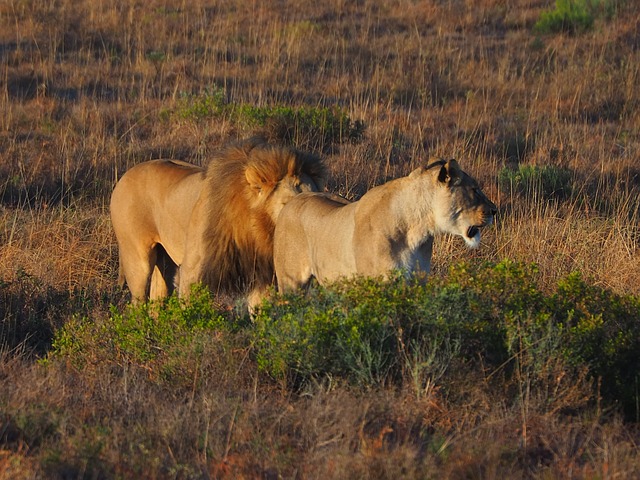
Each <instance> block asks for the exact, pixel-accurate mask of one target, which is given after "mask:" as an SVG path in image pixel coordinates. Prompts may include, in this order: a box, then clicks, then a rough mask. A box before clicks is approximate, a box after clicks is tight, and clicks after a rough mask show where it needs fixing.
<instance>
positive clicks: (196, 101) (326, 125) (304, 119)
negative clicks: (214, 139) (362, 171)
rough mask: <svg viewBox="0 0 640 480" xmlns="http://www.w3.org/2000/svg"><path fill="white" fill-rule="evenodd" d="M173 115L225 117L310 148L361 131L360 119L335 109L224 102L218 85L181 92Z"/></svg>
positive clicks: (353, 137)
mask: <svg viewBox="0 0 640 480" xmlns="http://www.w3.org/2000/svg"><path fill="white" fill-rule="evenodd" d="M177 114H178V116H179V117H180V118H183V119H189V120H195V121H200V120H203V119H207V118H212V117H213V118H216V117H226V118H228V119H230V120H231V121H234V122H236V123H238V124H239V125H241V126H242V127H245V128H248V129H252V130H255V129H263V130H264V132H265V133H266V135H267V136H268V137H270V138H272V139H274V140H277V141H281V142H285V143H292V144H294V145H298V146H305V147H311V148H319V147H322V146H323V145H325V144H339V143H345V142H354V141H358V140H359V139H360V138H361V137H362V134H363V132H364V124H363V123H362V122H361V121H358V120H356V121H353V120H351V118H349V116H348V115H347V114H346V113H345V112H344V111H342V110H341V109H339V108H328V107H309V106H302V107H296V108H294V107H290V106H282V105H276V106H256V105H252V104H246V103H228V102H227V101H226V94H225V92H224V90H222V89H219V88H212V89H206V90H205V91H204V92H203V93H201V94H199V95H192V94H185V93H183V94H182V95H181V97H180V106H179V108H178V110H177Z"/></svg>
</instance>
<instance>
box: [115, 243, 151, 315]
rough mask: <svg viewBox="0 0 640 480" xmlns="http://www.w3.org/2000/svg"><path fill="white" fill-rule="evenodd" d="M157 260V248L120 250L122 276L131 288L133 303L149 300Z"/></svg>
mask: <svg viewBox="0 0 640 480" xmlns="http://www.w3.org/2000/svg"><path fill="white" fill-rule="evenodd" d="M156 258H157V253H156V249H155V248H151V249H146V248H145V249H137V250H127V249H122V248H121V249H120V268H121V275H122V276H123V277H124V279H125V282H126V284H127V286H128V287H129V291H130V292H131V300H132V302H133V303H140V302H144V301H146V300H147V299H148V298H149V286H150V282H151V275H152V273H153V270H154V267H155V265H156Z"/></svg>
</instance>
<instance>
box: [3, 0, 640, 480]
mask: <svg viewBox="0 0 640 480" xmlns="http://www.w3.org/2000/svg"><path fill="white" fill-rule="evenodd" d="M605 3H606V4H607V5H610V6H612V8H613V12H614V15H613V16H612V17H611V18H608V17H604V16H601V17H597V18H596V21H595V24H594V26H593V28H592V29H591V30H587V31H585V32H582V33H576V32H574V33H572V32H570V31H566V32H564V33H563V32H560V33H557V34H549V35H541V34H537V33H535V32H534V26H535V24H536V22H537V21H538V20H539V18H540V16H541V13H542V12H543V11H545V10H549V9H552V8H553V7H554V2H550V1H534V2H532V1H528V0H517V1H503V0H482V1H470V0H468V1H462V0H460V1H449V2H440V1H435V0H434V1H432V0H429V1H420V2H415V1H412V0H379V1H378V0H376V1H363V2H347V1H343V0H332V1H330V2H324V3H323V2H314V1H311V0H298V1H295V2H246V1H240V0H232V1H217V0H216V1H206V2H205V1H200V0H196V1H191V2H184V1H178V0H162V1H160V0H146V1H141V0H134V1H116V2H105V1H99V0H79V1H70V0H60V1H48V2H40V1H35V0H6V1H4V2H3V3H2V4H0V112H2V113H1V114H0V322H2V323H1V324H0V342H2V343H0V383H2V384H3V385H4V388H0V391H1V393H0V478H69V477H71V476H73V477H74V478H75V477H77V478H84V477H92V478H113V477H121V478H145V477H147V478H211V477H213V478H223V477H224V478H241V477H244V478H254V477H265V478H276V477H278V476H282V477H285V478H287V477H297V478H326V477H331V478H356V477H372V478H373V477H377V478H389V477H409V478H416V477H421V476H424V474H425V472H433V473H427V476H434V477H439V478H492V477H495V476H504V477H518V478H613V477H616V476H622V477H624V476H627V477H629V476H633V474H634V473H635V474H637V472H638V471H640V464H639V462H638V459H637V456H636V455H635V451H636V450H637V442H638V436H637V432H636V431H635V426H633V425H630V424H628V423H627V424H624V423H621V421H620V420H618V419H617V417H616V416H615V414H614V413H613V412H612V411H610V410H606V409H605V411H602V410H600V409H599V407H598V406H597V403H598V400H597V399H595V400H594V397H593V395H592V393H590V392H592V391H593V389H592V388H591V387H592V386H593V385H591V384H589V382H588V381H587V380H586V379H582V378H577V379H573V378H572V379H571V381H569V382H568V381H567V380H566V379H562V378H560V376H561V375H560V374H559V375H560V376H559V377H558V378H559V379H558V380H557V381H556V380H553V381H552V380H549V383H548V386H549V388H551V387H553V388H555V389H556V390H554V391H553V392H552V393H545V395H547V396H545V395H542V394H540V391H536V392H534V393H535V395H533V394H532V395H529V396H527V395H525V393H526V392H527V385H528V383H527V379H526V378H524V377H517V375H516V376H514V377H513V378H508V379H507V378H506V377H507V376H506V375H505V379H504V380H500V381H497V380H496V379H497V378H499V377H500V378H501V376H502V375H503V372H502V371H499V372H494V373H491V372H480V371H477V370H476V369H472V370H470V371H465V370H464V368H460V371H459V372H456V374H455V375H452V376H451V378H450V379H448V384H447V385H446V386H445V385H440V384H438V382H435V381H434V382H433V383H432V384H430V385H428V386H427V387H428V388H426V387H425V389H423V390H421V391H420V392H416V391H415V389H414V390H412V389H411V388H410V387H407V386H405V387H403V388H400V389H398V390H394V389H393V388H391V387H389V388H388V389H385V388H381V389H379V390H377V391H365V392H362V391H358V390H357V389H351V388H350V387H347V386H344V385H343V384H341V383H340V382H339V381H337V380H336V384H331V379H325V380H319V381H318V382H319V383H318V384H317V385H315V386H309V387H308V390H309V391H308V392H306V393H305V392H303V395H298V394H292V393H291V391H289V390H287V389H286V388H285V387H283V386H282V385H279V384H277V383H275V382H273V381H272V380H270V379H269V378H267V377H266V376H265V375H264V374H262V373H261V372H259V371H258V369H257V367H256V365H255V363H254V362H253V360H252V358H251V356H250V355H249V354H248V353H247V349H246V348H247V347H246V345H243V344H242V342H241V341H239V340H237V343H238V344H239V345H235V344H234V345H232V346H229V345H227V344H225V342H224V340H221V339H220V338H217V337H216V338H213V339H211V340H210V342H208V343H206V344H205V345H197V346H193V349H194V351H201V350H202V349H204V351H205V352H207V353H208V354H209V357H211V359H210V360H208V361H209V362H210V363H207V364H197V361H196V360H194V358H195V356H194V355H195V354H194V355H190V354H185V359H184V364H183V365H174V366H167V368H174V369H176V370H180V369H185V370H187V371H189V372H197V375H195V374H194V377H193V380H192V383H191V384H190V385H189V386H187V387H185V386H184V385H180V386H179V387H176V388H175V390H174V389H172V388H171V387H168V386H167V385H166V384H162V383H158V382H159V380H158V379H159V378H161V377H162V375H163V373H162V372H160V371H159V370H158V369H157V368H158V367H157V366H156V367H154V366H153V365H151V366H149V365H145V366H144V367H140V366H139V365H134V364H129V363H127V361H126V356H123V357H118V358H115V359H113V362H114V363H113V364H98V365H97V366H96V367H95V368H94V370H90V371H89V370H88V371H86V372H82V371H77V370H75V369H73V368H72V367H70V366H68V365H61V364H53V363H50V364H49V365H48V366H46V367H45V366H42V365H40V364H38V363H37V362H35V361H34V359H35V357H43V356H45V355H46V352H47V351H48V350H49V348H50V343H51V338H52V335H53V332H54V331H56V330H57V329H59V328H60V327H61V326H62V325H64V324H66V323H67V322H69V321H70V320H71V319H72V318H74V319H78V318H80V317H87V318H90V319H93V320H95V321H96V322H98V324H101V323H100V322H108V319H109V318H110V317H109V313H108V309H109V304H115V305H118V308H121V307H123V304H124V302H125V300H124V299H125V298H126V297H124V296H123V293H122V292H120V291H119V290H118V289H117V288H116V286H115V284H116V279H117V248H116V246H115V239H114V237H113V234H112V231H111V226H110V222H109V219H108V209H107V205H108V199H109V195H110V192H111V190H112V188H113V185H114V184H115V182H116V181H117V179H118V178H119V177H120V176H121V175H122V174H123V172H125V171H126V170H127V169H128V168H130V167H131V166H133V165H135V164H137V163H139V162H141V161H144V160H148V159H151V158H178V159H183V160H187V161H190V162H193V163H197V164H200V165H205V164H206V163H207V161H208V158H209V156H210V154H211V152H212V151H214V150H215V149H217V148H219V147H220V146H221V145H223V144H224V143H225V142H228V141H230V140H234V139H238V138H243V137H246V136H248V135H251V134H253V133H256V131H257V130H264V131H266V133H267V134H269V135H271V136H272V137H276V139H277V137H278V135H280V134H282V132H283V131H285V130H286V129H283V127H282V125H279V124H277V123H276V126H275V127H274V124H272V123H268V122H267V124H265V125H264V126H260V127H256V125H254V124H252V123H251V121H250V120H255V118H253V117H250V115H251V114H247V113H245V117H242V116H241V115H238V114H232V113H230V112H232V111H233V108H231V107H237V109H239V108H240V107H242V106H255V107H259V108H264V109H268V108H273V107H287V108H290V109H299V108H302V107H304V108H307V109H316V110H315V111H320V109H322V108H329V109H338V110H339V111H340V112H342V113H344V114H346V115H347V116H348V118H349V119H350V120H351V121H352V122H356V121H361V122H363V125H364V129H363V131H362V135H361V136H358V135H354V137H353V138H351V139H349V140H348V139H347V138H331V137H328V136H327V135H323V134H318V135H317V136H315V137H313V135H311V134H309V132H308V131H307V132H304V131H302V130H303V129H301V132H302V133H300V132H297V131H294V134H291V132H288V133H287V132H285V133H287V135H288V136H286V138H285V136H283V138H284V139H285V140H287V141H293V143H294V144H297V146H300V147H304V148H314V149H317V153H320V154H321V155H322V156H323V157H324V158H325V159H326V162H327V164H328V166H329V170H330V173H331V179H330V188H331V190H333V191H336V192H339V193H340V194H342V195H345V196H347V197H349V198H354V199H355V198H358V197H359V196H360V195H362V193H364V192H365V191H366V190H367V189H369V188H370V187H372V186H374V185H377V184H380V183H382V182H384V181H386V180H388V179H390V178H395V177H398V176H400V175H404V174H406V173H408V172H409V171H410V170H411V169H412V168H414V167H415V166H417V165H418V164H420V163H422V162H425V161H427V160H428V159H429V157H430V156H432V155H438V156H443V157H456V158H457V159H458V160H459V161H460V164H461V166H462V167H463V168H464V169H465V170H466V171H468V172H469V173H471V174H473V175H474V176H476V177H477V178H478V180H479V181H480V183H481V184H482V185H483V188H484V190H485V192H486V193H487V194H488V196H489V197H490V198H491V199H492V200H494V201H495V203H496V204H498V207H499V209H500V213H499V216H498V219H497V223H496V225H495V226H494V227H492V228H491V229H488V230H487V231H486V232H484V236H483V245H482V247H481V248H480V249H479V250H478V251H473V252H470V251H469V250H467V249H466V248H465V247H464V246H463V245H462V242H460V241H459V239H454V238H448V237H447V238H442V239H438V240H437V241H436V244H435V248H434V275H442V274H444V273H443V272H445V271H446V270H447V269H448V267H449V266H450V265H452V264H454V263H456V262H458V261H460V260H465V259H475V260H491V261H500V260H502V259H505V258H506V259H511V260H515V261H521V262H525V263H529V262H535V263H536V264H537V265H538V269H539V281H540V282H541V288H543V289H544V288H547V289H549V290H552V289H553V288H554V287H555V285H556V284H557V282H558V280H559V279H561V278H564V277H566V275H567V274H569V273H570V272H572V271H576V270H577V271H580V272H582V274H583V275H584V277H585V278H588V279H589V281H590V282H591V283H592V284H595V285H598V286H602V287H606V288H608V289H611V290H612V291H613V292H615V293H618V294H621V295H640V253H639V252H640V249H639V243H640V211H639V209H640V206H639V205H640V200H639V198H640V163H639V162H638V155H639V152H640V134H639V132H640V108H639V107H640V90H639V89H638V88H637V85H638V84H640V48H639V47H640V39H639V37H638V29H639V28H640V23H639V20H638V18H640V15H639V14H640V9H639V7H638V6H637V5H636V3H635V2H623V1H616V0H610V1H606V2H603V4H605ZM212 92H218V93H217V94H218V95H219V96H220V98H217V101H218V100H219V101H221V102H223V103H224V105H228V106H231V107H230V108H228V109H226V110H225V109H220V110H219V111H218V110H215V109H212V110H207V109H206V108H205V110H204V113H203V114H201V113H202V112H200V111H199V112H196V113H198V114H197V115H194V114H193V113H194V111H193V110H191V111H190V110H189V109H190V108H191V109H193V108H195V107H194V106H193V103H194V102H196V103H197V102H200V103H201V104H204V105H205V106H206V105H208V104H207V103H206V102H207V101H210V100H211V95H212ZM189 101H191V102H192V103H191V104H189ZM247 115H249V116H247ZM253 115H254V116H256V115H257V114H256V113H255V112H254V113H253ZM324 133H326V132H324ZM356 137H357V138H356ZM310 146H312V147H310ZM547 167H552V169H550V170H544V169H545V168H547ZM553 169H556V170H553ZM527 172H529V173H530V174H532V175H534V176H535V175H540V174H541V173H540V172H546V173H548V174H550V175H552V176H553V175H555V174H557V175H559V176H561V177H562V178H552V180H554V181H555V180H558V181H559V182H560V183H562V182H565V183H564V184H563V185H564V187H566V188H565V189H564V190H563V191H561V192H554V191H544V188H542V187H541V186H540V185H538V184H533V187H531V188H529V187H527V186H526V185H525V184H524V183H520V184H519V183H518V182H523V180H522V179H521V178H520V177H517V175H524V174H526V173H527ZM549 172H550V173H549ZM564 172H568V173H567V176H566V178H565V177H563V176H562V175H564ZM501 178H507V179H510V182H511V183H509V182H506V183H505V182H504V181H501V180H500V179H501ZM538 180H539V179H538ZM538 180H536V181H538ZM540 181H542V180H540ZM523 185H524V186H523ZM198 349H201V350H198ZM120 354H122V352H120ZM122 355H124V354H122ZM207 358H208V357H207ZM194 362H195V363H194ZM225 362H226V363H225ZM60 363H63V362H60ZM552 367H553V366H551V365H550V366H549V369H550V371H555V370H553V368H555V367H553V368H552ZM154 368H156V370H154ZM83 373H84V375H83ZM167 375H168V374H167ZM189 378H191V377H189ZM550 378H551V377H550ZM554 382H555V383H554ZM496 385H498V386H497V387H496ZM174 387H175V386H174ZM492 389H496V390H495V391H493V390H492ZM536 395H538V396H537V397H536ZM585 397H588V398H589V401H585V400H584V398H585ZM554 402H555V403H554ZM594 403H595V404H596V405H595V407H594ZM584 405H588V406H589V407H594V408H593V409H591V410H589V409H588V408H587V407H585V406H584ZM514 446H516V447H514ZM68 452H71V453H68ZM123 457H127V458H129V457H132V458H139V459H140V460H139V461H138V462H136V461H125V460H123Z"/></svg>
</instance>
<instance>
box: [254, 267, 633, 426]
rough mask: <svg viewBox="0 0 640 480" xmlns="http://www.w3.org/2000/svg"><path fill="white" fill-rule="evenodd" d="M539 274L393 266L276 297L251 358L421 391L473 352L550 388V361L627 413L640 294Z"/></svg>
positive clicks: (292, 379) (296, 377)
mask: <svg viewBox="0 0 640 480" xmlns="http://www.w3.org/2000/svg"><path fill="white" fill-rule="evenodd" d="M537 277H538V273H537V268H536V267H535V265H523V264H518V263H513V262H510V261H503V262H500V263H498V264H475V265H472V264H467V263H463V264H460V265H457V266H455V267H454V268H452V269H451V270H450V272H449V273H448V274H447V275H445V276H444V277H441V278H439V277H436V276H433V277H432V278H430V279H429V282H428V283H427V285H426V286H421V285H419V284H418V283H417V282H413V281H409V282H407V281H405V280H404V279H403V278H402V276H400V275H398V276H396V277H394V278H393V279H392V280H390V281H381V280H375V279H356V280H350V281H343V282H339V283H336V284H333V285H330V286H326V287H321V286H316V287H313V288H311V289H310V290H309V292H307V293H306V295H302V294H289V295H284V296H280V297H276V298H275V299H274V301H273V302H272V303H265V304H264V305H263V308H262V309H261V311H260V312H259V313H258V315H257V317H256V318H255V321H254V324H253V331H254V333H253V334H254V336H255V340H254V341H255V352H256V358H257V361H258V365H259V367H260V368H261V369H262V370H263V371H266V372H267V373H269V374H270V375H272V376H274V377H275V378H279V379H281V380H284V381H285V382H288V383H289V384H291V385H293V386H294V387H295V386H298V387H299V386H301V385H304V384H305V383H306V382H308V381H309V380H310V379H313V378H318V377H320V378H321V377H326V376H329V377H333V378H343V379H345V380H346V381H349V382H352V383H355V384H358V385H364V386H375V385H382V384H387V383H400V382H410V384H412V385H413V386H414V387H415V389H416V391H417V392H419V391H420V389H421V388H423V387H424V386H425V385H427V384H428V383H429V382H433V381H434V380H438V379H443V380H442V381H443V382H444V383H446V378H447V377H446V373H447V372H448V371H449V369H450V367H451V366H452V365H458V366H463V365H467V366H468V365H469V364H474V363H475V364H477V365H478V366H482V368H484V369H487V371H497V370H502V371H504V373H505V374H506V375H507V377H508V376H510V375H517V377H518V379H519V381H522V382H526V384H527V386H528V388H538V387H539V389H540V390H541V391H546V392H547V393H546V395H549V396H552V393H550V392H551V391H552V390H553V389H552V388H549V386H550V385H553V383H554V382H555V381H556V379H557V377H558V374H559V370H562V372H563V373H562V376H566V377H567V378H572V377H575V378H580V377H581V375H582V373H581V372H583V371H587V372H588V374H589V375H590V376H591V378H592V379H593V380H594V381H596V383H599V384H600V394H601V395H602V397H603V399H605V400H606V401H607V402H608V404H610V405H618V406H621V407H622V408H623V409H624V411H625V413H627V415H631V416H633V415H636V414H637V408H636V403H637V402H638V399H639V395H638V372H639V371H640V357H638V356H637V352H638V351H640V300H639V299H638V298H635V297H621V296H616V295H613V294H612V293H611V292H609V291H607V290H606V289H602V288H600V287H595V286H592V285H587V284H586V283H585V282H584V281H583V280H582V279H581V278H580V277H579V276H578V275H575V274H574V275H570V276H568V277H567V278H566V279H564V280H562V281H561V282H560V283H559V284H558V287H557V289H556V290H555V291H554V292H545V291H542V290H541V289H540V288H539V287H538V278H537ZM594 395H595V392H594Z"/></svg>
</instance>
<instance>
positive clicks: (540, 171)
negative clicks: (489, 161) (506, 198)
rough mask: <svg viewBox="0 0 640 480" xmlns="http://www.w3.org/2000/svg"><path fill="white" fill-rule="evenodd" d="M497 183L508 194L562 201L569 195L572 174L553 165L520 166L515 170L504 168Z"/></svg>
mask: <svg viewBox="0 0 640 480" xmlns="http://www.w3.org/2000/svg"><path fill="white" fill-rule="evenodd" d="M498 183H499V185H500V188H502V189H503V190H505V191H508V192H512V193H518V194H521V195H526V196H534V195H536V194H538V195H542V196H543V197H544V198H547V199H549V198H560V199H562V198H566V197H568V196H570V195H571V191H572V185H571V184H572V173H571V171H570V170H568V169H565V168H562V167H556V166H554V165H545V166H543V167H538V166H536V165H520V166H519V167H518V168H517V169H513V168H509V167H504V168H503V169H502V170H500V172H499V174H498Z"/></svg>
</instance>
